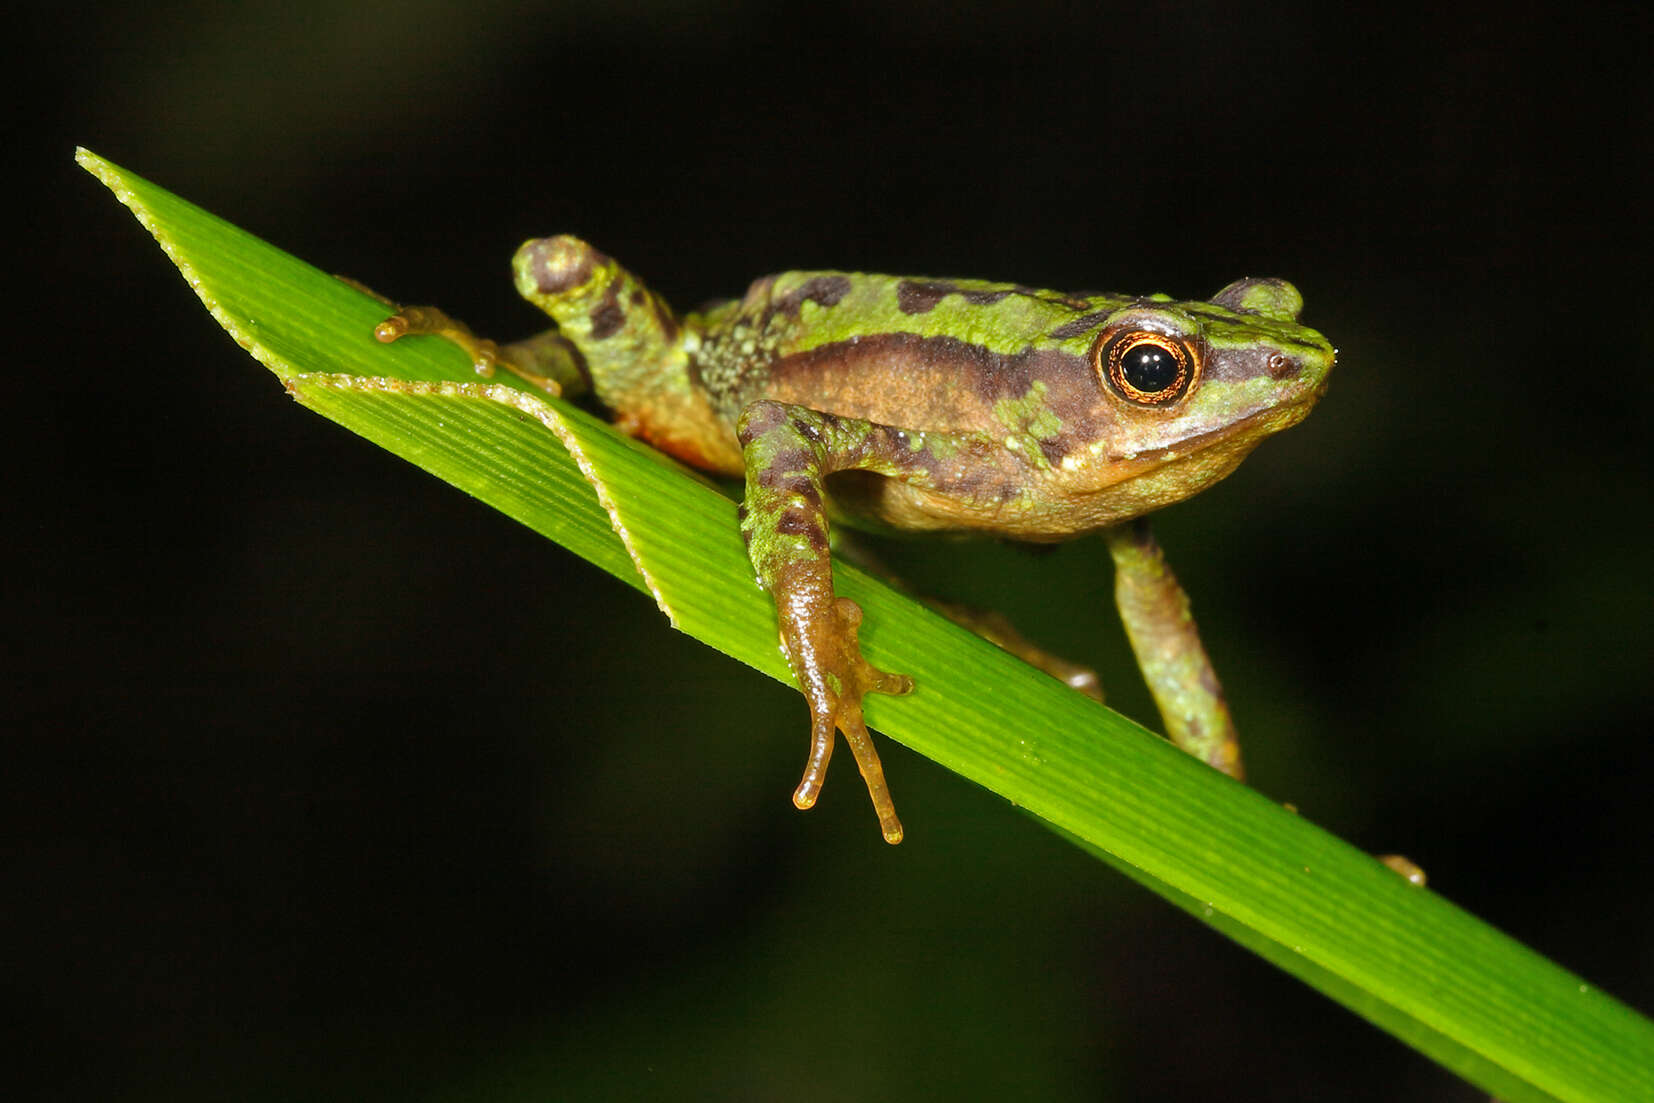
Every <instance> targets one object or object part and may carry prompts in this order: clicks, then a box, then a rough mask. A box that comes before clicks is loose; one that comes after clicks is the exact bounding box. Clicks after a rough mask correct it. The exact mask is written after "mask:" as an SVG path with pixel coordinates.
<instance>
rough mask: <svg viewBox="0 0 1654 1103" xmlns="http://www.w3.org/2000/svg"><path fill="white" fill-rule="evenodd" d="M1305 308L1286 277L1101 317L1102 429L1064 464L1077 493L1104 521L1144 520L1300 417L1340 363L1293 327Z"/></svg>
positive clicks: (1094, 357) (1097, 354)
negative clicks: (1196, 299)
mask: <svg viewBox="0 0 1654 1103" xmlns="http://www.w3.org/2000/svg"><path fill="white" fill-rule="evenodd" d="M1302 308H1303V298H1302V296H1300V295H1299V294H1298V291H1297V289H1296V288H1294V287H1293V286H1292V285H1291V284H1289V283H1287V282H1286V281H1285V280H1276V279H1242V280H1236V281H1235V282H1234V283H1232V284H1230V285H1229V286H1228V287H1225V288H1224V289H1223V290H1222V291H1219V292H1218V293H1217V294H1216V295H1214V296H1213V297H1212V299H1211V300H1210V301H1209V302H1174V301H1172V300H1170V299H1168V298H1167V297H1165V296H1161V295H1156V296H1152V297H1150V298H1147V299H1138V300H1135V301H1133V302H1130V303H1127V304H1125V305H1123V306H1121V307H1120V308H1119V309H1117V310H1115V311H1113V312H1112V313H1111V314H1109V315H1108V316H1106V317H1105V318H1103V319H1101V320H1100V325H1099V327H1098V328H1097V329H1096V330H1094V331H1093V332H1094V333H1095V337H1094V339H1093V340H1092V342H1091V345H1090V353H1089V355H1090V363H1091V370H1092V371H1093V372H1094V373H1095V380H1096V384H1097V386H1098V391H1099V392H1100V394H1101V405H1100V407H1099V408H1097V410H1096V420H1097V422H1098V423H1099V424H1098V425H1097V426H1096V427H1097V429H1098V432H1097V434H1096V436H1095V438H1094V439H1093V441H1092V442H1091V448H1090V449H1089V452H1090V455H1089V456H1083V457H1082V456H1080V455H1073V456H1071V457H1070V458H1069V460H1068V461H1067V462H1065V464H1064V466H1065V467H1067V468H1068V471H1067V473H1066V474H1067V478H1066V480H1065V481H1067V482H1068V484H1069V490H1070V492H1071V493H1078V494H1079V495H1082V496H1085V497H1087V498H1089V499H1090V503H1089V504H1090V505H1091V507H1092V509H1093V510H1095V511H1096V512H1097V514H1098V515H1101V516H1103V517H1108V518H1114V519H1123V518H1126V517H1132V516H1137V515H1139V514H1142V513H1146V512H1148V511H1150V510H1152V509H1156V508H1159V507H1160V506H1163V505H1167V504H1170V503H1172V502H1176V501H1181V500H1182V499H1184V498H1187V497H1189V496H1190V495H1192V494H1195V493H1198V492H1199V491H1200V490H1202V489H1203V488H1205V487H1207V486H1210V485H1211V484H1212V483H1214V482H1216V481H1217V480H1219V479H1221V478H1223V477H1224V476H1225V475H1227V474H1228V473H1229V472H1230V471H1232V470H1234V468H1235V466H1236V465H1237V464H1238V463H1240V461H1241V460H1242V459H1244V458H1245V457H1246V454H1247V453H1248V452H1250V451H1251V450H1252V449H1253V448H1254V447H1255V446H1256V445H1257V444H1258V442H1259V441H1261V440H1262V439H1263V438H1264V437H1266V436H1269V435H1270V434H1272V433H1277V432H1279V431H1281V430H1282V429H1285V428H1288V427H1289V426H1292V425H1296V424H1297V423H1298V422H1300V421H1302V420H1303V419H1304V417H1305V416H1306V415H1308V413H1309V411H1310V409H1311V407H1313V406H1314V405H1315V402H1316V400H1317V399H1319V398H1320V397H1321V394H1322V392H1323V391H1325V389H1326V382H1327V375H1328V373H1329V372H1331V370H1332V366H1333V361H1334V358H1335V352H1334V350H1333V347H1332V345H1330V344H1329V343H1328V342H1327V339H1326V338H1325V337H1322V336H1321V335H1320V334H1319V333H1317V332H1316V331H1315V330H1313V329H1309V328H1307V327H1305V326H1302V325H1300V324H1298V313H1299V311H1300V310H1301V309H1302Z"/></svg>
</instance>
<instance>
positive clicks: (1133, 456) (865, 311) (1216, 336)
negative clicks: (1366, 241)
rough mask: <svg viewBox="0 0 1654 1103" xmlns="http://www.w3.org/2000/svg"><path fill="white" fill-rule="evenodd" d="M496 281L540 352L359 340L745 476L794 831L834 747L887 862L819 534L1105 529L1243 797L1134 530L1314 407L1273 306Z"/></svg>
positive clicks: (1183, 716) (1269, 289) (543, 267)
mask: <svg viewBox="0 0 1654 1103" xmlns="http://www.w3.org/2000/svg"><path fill="white" fill-rule="evenodd" d="M513 269H514V272H515V275H516V283H517V289H518V291H519V292H521V293H522V294H523V295H524V296H525V297H526V298H527V299H528V300H529V301H530V302H532V303H534V304H535V305H536V306H538V307H539V308H540V309H541V310H543V311H545V312H546V313H547V314H549V315H550V316H551V317H552V318H553V319H554V320H555V321H556V323H557V327H556V328H555V329H554V330H551V331H548V332H546V333H543V334H541V335H540V336H538V337H534V338H531V339H529V340H527V341H522V342H518V343H516V344H510V345H496V344H495V343H494V342H491V341H486V340H482V339H479V338H476V337H474V336H473V335H472V334H471V333H470V332H469V331H468V330H467V329H465V327H464V326H462V325H460V324H459V323H457V322H454V321H453V320H451V319H449V318H448V317H447V316H446V315H444V314H442V313H441V312H440V311H436V310H434V309H431V308H428V307H417V308H411V309H406V310H403V311H402V312H401V313H398V314H397V315H395V316H394V317H392V318H390V319H388V320H387V321H385V322H384V323H382V324H381V325H380V326H379V328H378V329H377V330H376V335H377V336H378V337H379V339H380V340H382V341H392V340H396V339H397V338H398V337H402V336H407V335H410V334H430V335H435V336H439V337H443V338H445V339H448V340H451V341H454V342H456V343H458V344H460V345H461V346H462V347H464V348H465V349H466V350H467V351H468V352H469V353H470V355H471V356H472V358H473V361H474V362H475V363H476V365H477V367H478V370H479V371H482V372H484V373H487V372H490V371H492V370H493V369H494V367H495V366H496V365H498V366H502V367H505V368H508V369H509V370H511V371H512V372H514V373H516V374H518V375H519V376H521V377H523V378H525V379H528V380H531V381H533V382H535V383H537V384H539V385H540V386H542V387H544V388H546V389H547V390H549V391H551V392H553V393H558V394H563V395H575V394H580V393H583V392H587V391H590V392H591V393H593V394H594V395H595V396H596V398H597V400H598V401H599V402H600V403H602V404H603V405H604V406H605V407H607V408H608V409H609V410H610V411H612V412H613V414H614V417H615V420H616V422H617V424H618V425H619V426H620V427H621V428H623V429H624V430H625V431H626V432H628V433H631V434H633V435H634V436H637V437H641V438H642V439H643V440H645V441H648V442H649V443H650V444H652V445H654V446H655V447H657V448H659V449H661V450H662V451H664V452H667V453H669V454H671V455H673V456H676V457H678V458H679V459H681V460H683V461H685V462H687V463H690V464H693V465H694V466H696V467H699V468H703V469H706V470H709V471H713V472H717V473H720V474H725V475H732V476H733V475H739V476H742V477H744V478H745V480H746V495H745V501H744V503H743V505H742V507H741V532H742V535H743V536H744V537H745V538H746V544H747V550H748V553H749V555H750V557H751V559H752V564H753V568H754V569H755V571H756V572H757V576H758V581H759V583H760V585H762V586H763V587H764V589H766V590H767V591H769V593H770V594H771V595H772V596H773V598H774V600H775V608H776V614H777V617H778V620H779V626H780V635H781V644H782V649H783V650H784V652H785V653H786V656H787V659H788V662H789V663H790V665H791V668H792V670H793V673H794V675H795V676H796V677H797V679H798V683H799V686H800V688H801V689H802V690H803V692H804V697H805V699H806V700H807V701H808V703H809V708H810V718H811V746H810V754H809V760H808V764H807V765H806V767H805V770H804V777H803V780H802V781H801V782H800V783H799V786H798V789H797V791H796V792H795V793H794V794H793V803H794V804H796V805H797V806H798V807H799V808H809V807H811V806H812V805H813V804H814V803H815V800H816V797H817V795H818V794H819V793H820V790H821V786H822V782H823V780H824V778H825V776H826V771H827V762H828V759H829V757H830V756H831V754H832V749H833V742H834V738H835V735H834V733H835V731H838V732H843V733H844V736H845V739H846V740H847V741H848V742H849V745H850V749H851V752H852V753H853V754H854V755H855V758H856V764H857V766H858V767H860V770H861V774H862V777H863V779H864V780H865V781H866V783H867V789H868V792H869V794H870V795H871V796H872V798H873V806H874V808H875V809H876V810H877V812H878V816H879V823H880V826H881V828H882V829H883V832H884V837H885V838H886V839H887V840H888V841H890V842H892V843H895V842H900V841H901V838H902V826H901V823H900V821H899V820H898V819H897V817H896V811H895V806H894V804H893V802H892V800H891V797H890V792H889V789H888V788H887V786H886V784H885V779H884V771H883V768H882V767H881V765H880V762H879V756H878V752H877V750H876V749H875V748H874V746H873V742H872V739H871V737H870V736H869V734H868V731H867V727H866V724H865V723H864V722H863V719H862V698H863V696H864V695H865V694H867V693H887V694H903V693H906V692H908V691H909V690H910V689H911V688H912V686H913V682H912V679H910V678H908V677H906V676H905V675H901V674H891V673H887V672H885V671H882V670H879V669H877V668H875V667H874V666H872V665H871V664H870V663H868V662H867V661H866V660H865V659H864V658H863V657H862V655H861V650H860V647H859V645H858V643H857V630H858V627H859V625H860V623H861V616H862V614H861V609H860V608H859V607H858V606H857V605H856V604H855V602H853V601H851V600H850V599H848V598H844V597H839V596H836V595H835V594H834V592H833V576H832V554H831V551H830V549H829V546H828V539H827V535H828V525H829V520H831V521H833V522H839V521H842V522H844V523H846V524H849V525H853V526H857V527H862V528H871V529H875V530H883V531H901V532H962V533H981V534H986V535H990V536H996V537H1001V538H1007V539H1013V540H1023V541H1035V542H1050V541H1057V540H1065V539H1068V538H1070V537H1074V536H1079V535H1081V534H1084V533H1088V532H1093V531H1096V530H1099V529H1100V530H1103V531H1104V532H1105V533H1106V538H1107V542H1108V545H1109V549H1110V553H1111V555H1112V557H1113V559H1114V561H1115V566H1116V572H1117V573H1116V597H1117V603H1118V605H1119V607H1120V612H1121V616H1122V619H1123V620H1124V622H1125V625H1126V629H1127V633H1128V635H1129V636H1130V638H1131V641H1132V646H1133V648H1134V650H1135V652H1136V654H1137V657H1138V662H1139V664H1140V666H1141V667H1142V668H1143V672H1144V676H1145V678H1146V680H1147V682H1148V684H1149V687H1150V689H1151V690H1152V692H1153V694H1154V697H1155V701H1156V704H1157V705H1158V706H1159V709H1160V712H1161V715H1162V718H1163V719H1164V720H1165V723H1166V727H1167V733H1168V735H1169V736H1170V737H1171V738H1172V740H1173V741H1174V742H1175V743H1177V744H1178V745H1179V746H1180V747H1183V748H1184V749H1185V750H1188V751H1190V752H1191V753H1193V754H1196V755H1198V756H1199V757H1201V758H1202V759H1203V760H1205V761H1207V762H1209V763H1210V764H1211V765H1213V766H1215V767H1217V768H1218V769H1221V770H1223V771H1224V772H1226V773H1228V774H1230V775H1232V776H1235V777H1238V776H1240V770H1241V767H1240V752H1239V745H1238V743H1237V741H1236V738H1235V734H1234V727H1233V724H1232V723H1231V721H1230V719H1229V712H1228V708H1227V706H1226V705H1225V704H1224V701H1223V695H1222V690H1221V688H1220V687H1219V685H1218V682H1217V679H1216V677H1215V676H1214V675H1213V673H1212V669H1211V664H1210V663H1209V662H1208V660H1207V658H1206V654H1205V652H1204V649H1203V648H1202V647H1201V645H1200V640H1199V637H1198V635H1197V634H1196V632H1195V628H1194V623H1193V621H1192V619H1191V618H1190V616H1189V609H1188V599H1187V597H1186V596H1185V595H1184V593H1183V590H1182V589H1181V587H1180V586H1179V585H1178V583H1177V581H1176V579H1175V578H1174V577H1173V575H1172V574H1171V572H1170V570H1169V569H1168V568H1167V566H1166V564H1165V561H1164V559H1163V557H1162V556H1161V554H1160V551H1159V548H1158V547H1157V546H1156V545H1155V543H1154V540H1153V538H1152V536H1150V534H1149V531H1148V529H1147V527H1146V525H1145V524H1144V523H1142V522H1140V521H1138V520H1137V519H1138V518H1141V517H1142V516H1143V515H1144V514H1146V513H1148V512H1150V511H1152V510H1154V509H1157V508H1159V507H1161V506H1164V505H1167V504H1169V503H1172V502H1176V501H1180V500H1182V499H1184V498H1187V497H1189V496H1190V495H1192V494H1195V493H1198V492H1199V491H1201V490H1203V489H1205V488H1206V487H1208V486H1211V485H1212V484H1213V483H1215V482H1217V481H1218V480H1219V479H1221V478H1223V477H1224V476H1225V475H1227V474H1229V472H1230V471H1232V470H1234V468H1235V466H1236V465H1237V464H1239V463H1240V461H1241V460H1242V459H1243V458H1245V456H1246V454H1247V453H1248V452H1250V451H1251V450H1252V448H1253V447H1254V446H1255V445H1257V443H1258V442H1259V441H1260V440H1262V439H1263V438H1264V437H1266V436H1268V435H1270V434H1271V433H1275V432H1278V431H1280V430H1282V429H1285V428H1287V427H1288V426H1291V425H1294V424H1296V423H1297V422H1299V421H1300V420H1302V419H1303V418H1304V417H1305V415H1307V414H1308V413H1309V411H1310V408H1311V407H1312V406H1314V404H1315V402H1316V400H1317V399H1318V398H1320V396H1321V394H1322V392H1323V391H1324V389H1325V387H1326V380H1327V375H1328V373H1329V372H1330V371H1331V370H1332V366H1333V360H1334V351H1333V348H1332V346H1331V345H1330V344H1328V343H1327V340H1326V339H1325V338H1324V337H1322V336H1321V335H1320V334H1319V333H1317V332H1316V331H1314V330H1312V329H1307V328H1305V327H1304V326H1302V325H1300V324H1298V321H1297V318H1298V314H1299V311H1300V309H1301V308H1302V305H1303V301H1302V299H1301V298H1300V297H1299V295H1298V292H1297V291H1296V290H1295V289H1294V288H1293V287H1292V285H1291V284H1288V283H1286V282H1284V281H1282V280H1274V279H1242V280H1237V281H1236V282H1234V283H1231V284H1230V285H1229V286H1228V287H1225V288H1224V289H1223V290H1222V291H1219V292H1218V293H1217V294H1216V295H1214V296H1213V297H1212V298H1211V299H1210V300H1208V301H1205V302H1179V301H1174V300H1172V299H1171V298H1169V297H1167V296H1165V295H1149V296H1131V295H1096V294H1081V295H1066V294H1061V293H1058V292H1054V291H1042V290H1038V289H1036V288H1032V287H1025V286H1022V285H1020V284H1009V283H990V282H987V281H983V280H969V279H920V278H904V277H897V276H878V275H868V274H863V273H853V272H785V273H782V274H780V275H775V276H766V277H764V278H762V279H759V280H757V281H756V282H754V283H753V284H752V286H751V287H750V288H748V290H747V293H746V295H745V296H744V297H743V298H741V299H739V300H734V301H729V302H723V303H718V304H715V305H713V306H710V307H707V308H706V309H704V310H701V311H699V312H697V313H692V314H685V315H679V314H677V313H675V312H674V311H673V310H672V309H671V308H670V307H668V306H667V305H666V304H665V303H664V302H662V301H661V299H660V298H659V297H658V296H656V295H655V294H654V292H652V291H650V290H649V289H648V288H647V287H645V286H644V285H643V284H642V283H641V282H639V280H638V279H637V277H635V276H633V275H632V274H631V273H630V272H628V271H626V270H625V269H624V268H622V267H621V266H620V265H618V264H616V263H615V262H614V261H613V260H611V259H610V258H609V257H607V256H605V255H604V254H602V253H600V252H598V251H597V250H596V249H594V248H592V247H591V246H590V245H588V244H586V243H585V242H583V241H580V240H579V239H577V238H573V237H567V236H563V237H552V238H543V239H537V240H532V241H529V242H527V243H525V244H524V245H523V246H522V248H521V249H519V250H518V251H517V254H516V257H515V259H514V261H513ZM989 634H990V635H992V633H989ZM1001 642H1004V641H1001ZM1014 646H1015V649H1017V650H1018V651H1019V652H1023V653H1027V654H1030V655H1031V656H1032V657H1034V658H1036V660H1037V659H1039V656H1038V654H1037V653H1034V652H1032V649H1029V648H1025V647H1021V646H1020V645H1014ZM1045 665H1048V668H1052V666H1053V665H1054V664H1045Z"/></svg>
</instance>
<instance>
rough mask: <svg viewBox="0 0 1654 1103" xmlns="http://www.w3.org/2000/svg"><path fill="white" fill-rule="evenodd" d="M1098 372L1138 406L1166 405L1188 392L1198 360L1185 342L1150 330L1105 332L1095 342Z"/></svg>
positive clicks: (1116, 391)
mask: <svg viewBox="0 0 1654 1103" xmlns="http://www.w3.org/2000/svg"><path fill="white" fill-rule="evenodd" d="M1095 355H1096V363H1097V371H1098V374H1100V375H1102V376H1103V377H1104V378H1105V379H1107V380H1108V382H1109V386H1111V387H1113V388H1114V390H1115V393H1117V394H1118V395H1119V396H1120V397H1121V398H1124V399H1126V400H1127V401H1128V402H1135V403H1137V404H1138V405H1139V406H1166V405H1169V404H1170V403H1173V402H1176V401H1177V400H1178V399H1180V398H1182V397H1183V396H1184V395H1185V394H1187V393H1188V390H1189V385H1190V384H1191V383H1193V382H1194V378H1195V375H1196V373H1197V372H1198V371H1199V368H1200V362H1199V360H1198V358H1197V357H1196V356H1195V353H1194V350H1193V349H1191V348H1190V347H1189V345H1188V343H1187V342H1185V341H1182V340H1180V339H1178V338H1176V337H1171V336H1168V335H1167V334H1164V333H1155V332H1153V331H1152V330H1144V329H1128V330H1124V331H1121V332H1119V333H1115V334H1112V335H1110V334H1107V333H1105V334H1104V335H1103V336H1102V338H1101V339H1100V340H1099V341H1098V342H1097V351H1096V353H1095Z"/></svg>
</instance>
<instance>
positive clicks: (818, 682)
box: [736, 401, 913, 843]
mask: <svg viewBox="0 0 1654 1103" xmlns="http://www.w3.org/2000/svg"><path fill="white" fill-rule="evenodd" d="M736 432H737V436H738V438H739V440H740V443H741V451H742V458H743V459H744V461H745V464H746V472H747V490H746V501H745V502H744V503H743V505H742V506H741V535H742V536H743V537H744V538H745V540H746V543H747V554H748V555H749V556H750V557H751V559H752V565H753V568H754V569H755V570H756V571H757V573H758V582H759V584H760V585H761V586H763V587H764V589H766V590H768V591H769V592H770V595H771V597H773V598H774V599H775V611H776V617H777V620H778V621H779V624H780V629H781V644H782V648H783V650H784V651H785V652H786V655H787V661H788V662H789V663H790V664H791V666H792V669H793V675H794V676H795V677H796V678H797V679H798V683H799V688H800V689H802V690H803V691H804V697H805V700H806V701H808V702H809V706H810V756H809V760H808V762H807V764H806V765H805V767H804V777H803V780H802V781H800V782H799V784H798V789H797V790H796V791H795V792H794V793H793V803H794V804H795V805H797V806H798V807H799V808H809V807H811V806H813V805H814V804H815V802H816V797H817V796H818V795H819V794H820V792H821V786H822V782H823V781H824V780H825V779H826V776H827V762H828V759H829V758H831V757H832V753H833V739H834V732H835V730H837V731H841V732H843V733H844V738H845V740H846V742H848V743H849V744H850V751H851V753H852V754H854V755H855V757H856V766H857V767H858V768H859V769H860V770H861V776H862V780H863V781H865V782H866V783H867V792H868V795H869V796H871V797H872V798H873V808H874V810H875V811H876V812H877V813H878V816H879V826H880V828H881V829H882V830H883V832H884V838H885V841H886V842H889V843H899V842H901V841H902V824H901V821H900V820H899V819H897V818H896V807H895V804H894V802H892V800H891V799H890V790H889V788H888V787H887V786H886V784H885V780H884V767H883V766H882V765H881V764H880V762H879V753H878V751H877V750H876V749H875V748H874V746H873V739H872V737H871V736H870V735H869V734H868V731H867V725H866V723H865V722H864V721H863V719H862V697H863V695H864V694H867V693H889V694H902V693H907V692H908V691H909V690H911V689H912V688H913V679H911V678H909V677H907V676H906V675H903V674H888V673H886V672H885V671H882V670H879V669H878V668H877V667H875V666H873V665H872V664H871V663H869V662H868V661H867V660H866V659H864V658H862V654H861V645H860V643H859V642H858V640H857V633H858V631H859V629H860V627H861V616H862V613H861V607H860V606H859V605H857V604H856V603H855V602H854V601H851V600H850V599H849V598H846V597H838V596H836V595H835V594H834V593H833V561H832V553H831V552H830V550H829V548H828V544H827V512H826V508H825V506H824V504H823V497H822V486H823V480H824V479H825V478H826V476H827V475H828V474H830V473H831V472H834V471H842V470H846V469H849V468H871V469H875V470H879V469H882V468H884V467H885V466H886V465H885V464H884V463H883V462H881V461H880V457H881V456H884V455H887V454H889V451H890V450H889V449H887V448H886V447H884V446H885V445H887V444H888V443H889V442H888V441H887V440H886V439H885V438H886V437H888V436H889V434H890V430H888V429H885V428H884V427H882V426H877V425H872V424H870V423H868V422H864V421H857V420H855V419H850V418H840V417H835V416H833V415H831V414H824V413H821V412H820V411H817V410H811V409H807V408H805V407H802V406H793V405H787V404H784V403H780V402H771V401H760V402H754V403H752V404H751V405H750V406H748V407H747V408H746V410H745V412H744V413H743V414H742V415H741V420H740V423H739V424H738V425H737V427H736Z"/></svg>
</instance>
